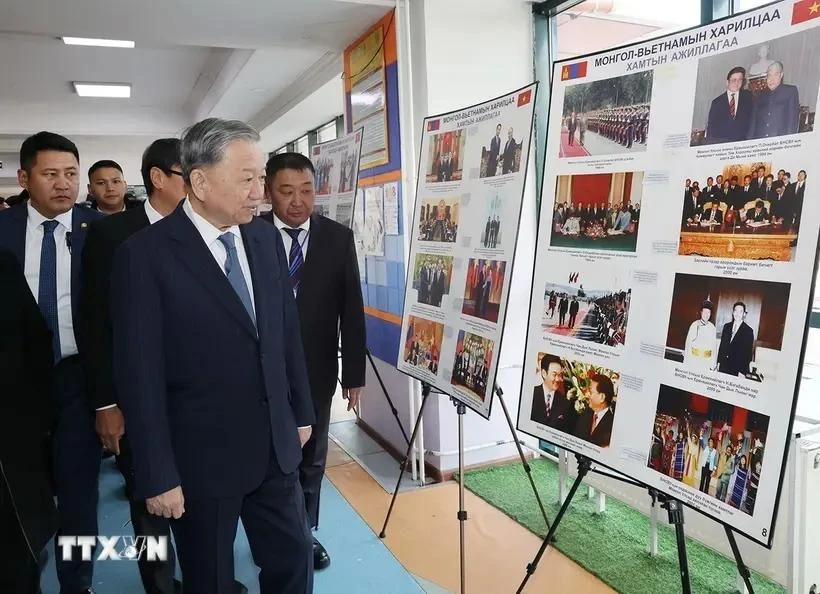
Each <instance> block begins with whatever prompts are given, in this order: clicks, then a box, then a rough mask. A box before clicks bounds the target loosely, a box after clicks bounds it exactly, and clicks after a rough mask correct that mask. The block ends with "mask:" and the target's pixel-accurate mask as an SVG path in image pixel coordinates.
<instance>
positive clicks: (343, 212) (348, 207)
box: [336, 202, 353, 227]
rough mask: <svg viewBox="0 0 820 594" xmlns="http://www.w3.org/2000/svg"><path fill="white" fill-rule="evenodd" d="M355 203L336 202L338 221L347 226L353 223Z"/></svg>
mask: <svg viewBox="0 0 820 594" xmlns="http://www.w3.org/2000/svg"><path fill="white" fill-rule="evenodd" d="M352 218H353V203H352V202H339V203H338V204H336V222H337V223H339V224H341V225H344V226H345V227H350V226H351V225H352V224H353V221H352Z"/></svg>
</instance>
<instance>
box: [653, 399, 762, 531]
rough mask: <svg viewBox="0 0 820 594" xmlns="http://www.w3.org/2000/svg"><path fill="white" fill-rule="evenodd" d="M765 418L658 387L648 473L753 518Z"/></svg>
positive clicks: (735, 407) (727, 405) (718, 402)
mask: <svg viewBox="0 0 820 594" xmlns="http://www.w3.org/2000/svg"><path fill="white" fill-rule="evenodd" d="M768 431H769V417H767V416H765V415H762V414H759V413H756V412H754V411H751V410H746V409H745V408H741V407H739V406H733V405H731V404H728V403H726V402H721V401H720V400H715V399H713V398H709V397H708V396H702V395H700V394H693V393H691V392H686V391H684V390H679V389H677V388H672V387H670V386H666V385H664V384H661V387H660V392H659V394H658V406H657V410H656V412H655V423H654V426H653V430H652V438H651V443H650V450H649V460H648V463H647V465H648V466H649V468H652V469H653V470H655V471H657V472H659V473H661V474H663V475H665V476H668V477H669V478H672V479H674V480H676V481H678V482H681V483H684V484H685V485H688V486H690V487H692V488H693V489H697V490H698V491H700V492H701V493H704V494H706V495H708V496H710V497H713V498H714V499H717V500H719V501H720V502H721V503H725V504H726V505H730V506H732V507H734V508H735V509H738V510H740V511H742V512H743V513H745V514H748V515H750V516H751V515H753V514H754V509H755V500H756V499H757V489H758V485H759V484H760V474H761V472H762V471H763V462H764V460H763V453H764V449H765V447H766V436H767V434H768Z"/></svg>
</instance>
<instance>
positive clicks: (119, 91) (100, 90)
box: [74, 82, 131, 99]
mask: <svg viewBox="0 0 820 594" xmlns="http://www.w3.org/2000/svg"><path fill="white" fill-rule="evenodd" d="M74 90H75V91H76V92H77V95H79V96H80V97H113V98H118V99H128V98H129V97H131V85H125V84H113V83H82V82H75V83H74Z"/></svg>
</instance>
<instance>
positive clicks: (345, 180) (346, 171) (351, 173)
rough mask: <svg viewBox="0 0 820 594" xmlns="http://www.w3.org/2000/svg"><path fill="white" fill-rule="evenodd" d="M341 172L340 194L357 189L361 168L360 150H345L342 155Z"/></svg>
mask: <svg viewBox="0 0 820 594" xmlns="http://www.w3.org/2000/svg"><path fill="white" fill-rule="evenodd" d="M340 167H341V169H340V170H339V194H345V193H347V192H352V191H353V190H354V189H355V187H356V178H357V176H358V168H359V150H358V148H354V149H352V150H345V151H344V152H343V153H342V162H341V165H340Z"/></svg>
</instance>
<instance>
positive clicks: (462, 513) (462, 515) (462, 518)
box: [453, 398, 467, 594]
mask: <svg viewBox="0 0 820 594" xmlns="http://www.w3.org/2000/svg"><path fill="white" fill-rule="evenodd" d="M453 404H455V406H456V412H457V413H458V516H457V517H458V528H459V546H458V552H459V562H460V564H461V594H465V592H466V590H465V587H466V577H467V576H466V573H467V572H466V565H465V559H464V522H466V521H467V510H465V509H464V413H465V412H466V410H465V406H464V404H463V403H461V402H459V401H458V400H456V399H455V398H453Z"/></svg>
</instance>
